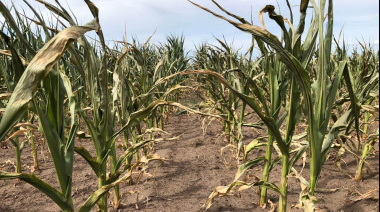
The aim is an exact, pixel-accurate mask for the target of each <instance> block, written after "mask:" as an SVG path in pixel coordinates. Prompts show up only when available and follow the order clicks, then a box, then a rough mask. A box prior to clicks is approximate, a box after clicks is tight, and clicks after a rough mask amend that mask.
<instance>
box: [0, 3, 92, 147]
mask: <svg viewBox="0 0 380 212" xmlns="http://www.w3.org/2000/svg"><path fill="white" fill-rule="evenodd" d="M1 4H2V3H1V2H0V7H1ZM93 29H95V22H90V23H89V24H88V25H86V26H73V27H70V28H67V29H65V30H63V31H61V32H60V33H59V34H58V35H57V36H55V37H54V38H53V39H51V40H50V41H49V42H48V43H47V44H45V46H44V47H43V48H42V49H41V50H40V51H39V52H38V53H37V55H36V56H35V57H34V58H33V60H32V61H31V62H30V64H29V66H28V67H27V68H26V70H25V72H24V74H23V75H22V77H21V79H20V81H19V82H18V84H17V86H16V88H15V90H14V92H13V94H12V96H11V98H10V100H9V102H8V105H7V108H6V110H5V114H4V116H3V118H2V119H1V122H0V141H2V140H3V139H4V137H5V136H6V135H7V133H8V132H9V131H10V130H11V129H12V127H13V126H14V125H15V124H16V123H17V122H18V121H19V120H20V119H21V117H22V116H23V114H24V113H25V111H26V109H27V104H28V103H29V102H30V101H31V100H32V97H33V92H34V90H35V88H36V87H37V86H38V85H39V83H40V82H41V80H42V79H43V78H44V77H46V75H47V74H48V73H49V72H50V70H51V68H52V67H53V66H54V65H55V64H56V63H57V62H58V61H59V59H60V58H61V57H62V55H63V53H64V52H65V50H66V49H67V48H68V47H69V46H70V45H71V44H72V43H73V42H74V41H75V40H76V39H78V38H79V37H80V36H82V35H83V34H84V33H86V32H88V31H91V30H93Z"/></svg>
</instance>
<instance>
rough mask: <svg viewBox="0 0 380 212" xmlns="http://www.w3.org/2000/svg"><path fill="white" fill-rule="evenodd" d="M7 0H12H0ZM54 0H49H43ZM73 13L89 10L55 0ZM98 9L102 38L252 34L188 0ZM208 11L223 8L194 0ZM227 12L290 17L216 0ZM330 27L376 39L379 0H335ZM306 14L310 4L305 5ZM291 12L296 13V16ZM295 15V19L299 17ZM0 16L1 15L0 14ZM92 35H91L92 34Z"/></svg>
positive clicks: (109, 2)
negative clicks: (260, 13)
mask: <svg viewBox="0 0 380 212" xmlns="http://www.w3.org/2000/svg"><path fill="white" fill-rule="evenodd" d="M0 1H3V3H5V4H6V5H10V3H11V0H0ZM28 1H29V2H30V3H31V4H32V5H33V7H35V8H38V10H39V11H41V13H42V14H43V15H44V16H45V17H49V16H50V17H51V15H49V12H48V10H47V9H45V8H44V6H43V5H42V4H40V3H38V2H36V1H35V0H28ZM45 1H46V2H49V3H52V4H55V1H54V0H45ZM13 2H14V4H15V5H16V7H18V8H23V9H25V11H26V14H29V15H30V16H31V18H33V13H32V12H31V11H30V10H29V9H28V7H27V6H26V5H25V3H24V2H23V0H13ZM60 2H61V4H62V5H63V6H65V7H66V8H68V7H67V5H70V9H71V10H72V11H73V13H74V14H75V16H76V18H77V20H78V22H79V24H85V23H87V22H89V21H90V20H92V15H91V13H90V12H89V9H88V8H87V5H86V4H85V3H84V1H83V0H60ZM92 2H93V3H94V4H95V5H96V6H97V7H98V8H99V9H100V23H101V26H102V29H103V32H104V34H105V38H106V40H107V41H109V42H111V41H113V40H118V41H122V40H123V37H124V35H125V32H127V38H128V39H129V40H131V38H132V37H136V38H137V39H138V40H139V41H141V42H144V41H145V40H147V39H148V38H149V37H150V36H151V35H152V34H153V33H154V32H155V34H154V37H153V38H152V42H164V41H165V37H166V36H168V35H171V34H173V35H182V34H183V35H184V36H185V38H186V48H187V49H188V50H193V49H194V46H195V45H199V44H201V43H202V42H208V43H211V44H216V43H217V42H216V40H215V38H214V37H217V38H219V39H223V36H224V37H225V38H226V40H227V42H228V43H231V42H233V41H234V46H235V48H236V49H239V48H242V49H246V48H248V47H249V46H250V44H251V36H250V35H249V34H247V33H244V32H241V31H239V30H237V29H236V28H235V27H233V26H232V25H230V24H228V23H226V22H225V21H223V20H220V19H218V18H216V17H214V16H212V15H211V14H209V13H207V12H205V11H203V10H201V9H199V8H197V7H195V6H194V5H192V4H190V3H189V2H188V1H187V0H92ZM194 2H196V3H198V4H201V5H203V6H205V7H207V8H209V9H212V10H213V11H216V12H218V13H219V14H223V13H222V12H221V11H220V10H218V8H217V7H215V5H213V4H212V2H211V0H194ZM217 2H218V3H220V4H221V5H222V6H223V7H224V8H226V9H227V10H229V11H230V12H232V13H234V14H237V15H239V16H242V17H244V18H246V19H247V20H251V14H252V17H253V23H254V25H259V26H261V24H260V21H259V16H258V13H259V11H260V10H261V9H262V8H263V7H265V5H267V4H272V5H274V6H275V7H276V11H277V13H280V12H281V14H282V15H284V17H286V18H289V12H288V11H289V10H288V8H287V6H286V1H285V0H217ZM289 2H290V4H291V6H292V9H293V11H294V13H298V11H299V6H298V5H299V4H300V0H289ZM333 2H334V16H335V21H334V33H335V35H336V36H338V35H339V32H340V31H341V29H342V28H343V32H344V38H345V40H346V42H347V43H348V44H350V45H351V46H352V47H353V46H357V44H358V41H357V40H359V41H361V42H362V41H365V42H367V43H371V44H375V45H376V46H377V47H378V44H379V1H378V0H360V1H358V0H334V1H333ZM308 12H309V16H311V15H312V9H309V11H308ZM264 17H265V23H266V25H267V29H268V31H270V32H272V33H273V34H275V35H278V36H280V30H279V27H278V26H277V25H276V24H275V23H274V22H273V21H272V20H270V19H269V18H268V17H267V15H265V16H264ZM295 18H298V17H297V16H296V17H295ZM297 20H298V19H295V23H298V21H297ZM0 21H3V17H2V16H1V15H0ZM93 36H94V35H93Z"/></svg>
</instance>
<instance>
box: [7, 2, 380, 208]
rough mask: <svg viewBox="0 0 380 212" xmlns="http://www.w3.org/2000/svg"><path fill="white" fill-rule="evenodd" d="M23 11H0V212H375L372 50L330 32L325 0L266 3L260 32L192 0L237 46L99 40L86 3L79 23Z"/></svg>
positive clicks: (375, 58)
mask: <svg viewBox="0 0 380 212" xmlns="http://www.w3.org/2000/svg"><path fill="white" fill-rule="evenodd" d="M23 1H24V3H25V4H24V6H25V7H27V8H28V9H30V10H31V11H32V12H33V13H32V14H28V13H25V11H24V10H21V9H18V8H17V7H16V6H15V5H13V4H12V3H10V4H7V5H5V4H4V3H3V2H2V1H0V12H1V14H2V16H3V17H4V20H5V21H4V23H1V30H0V70H1V71H0V114H1V116H0V117H1V118H0V121H1V122H0V147H1V149H0V153H1V154H0V155H1V161H0V180H1V182H0V191H1V196H0V200H1V201H0V202H1V203H0V211H36V210H38V211H83V212H84V211H137V210H145V211H180V210H182V211H279V212H286V211H307V212H309V211H377V210H378V209H379V203H378V198H379V197H378V196H376V194H377V193H378V191H379V185H378V182H377V180H378V179H379V163H378V161H377V160H378V158H379V130H378V128H379V52H378V50H376V49H375V48H373V47H372V46H371V44H367V43H364V42H359V41H358V43H359V44H360V46H361V48H360V49H353V50H349V49H348V47H347V45H346V43H345V41H344V39H343V36H339V37H335V36H334V35H336V32H334V30H333V29H334V5H333V3H334V1H333V0H328V1H326V0H318V1H317V0H301V1H300V4H299V6H298V7H297V8H298V9H297V10H292V9H291V7H290V6H289V9H290V14H291V17H288V18H287V17H283V16H282V15H280V14H278V12H276V11H277V10H276V9H277V8H275V6H272V5H266V6H265V5H263V9H262V10H261V11H260V13H259V14H258V15H259V20H260V23H252V22H250V21H247V20H246V19H244V18H243V17H240V16H238V15H235V14H232V13H231V12H229V11H228V9H226V8H224V7H223V6H222V5H220V4H219V3H217V2H216V1H214V0H211V1H212V2H213V3H214V4H215V5H216V6H217V8H219V9H220V11H212V10H210V9H208V8H206V7H204V6H202V5H198V4H196V3H194V2H192V1H189V3H188V6H189V7H197V8H198V9H199V10H204V12H205V13H209V14H210V19H211V18H214V19H215V21H221V22H227V23H229V24H230V26H231V27H235V28H237V29H239V30H241V31H242V33H244V32H245V33H248V34H250V35H252V42H251V43H247V44H246V45H247V46H248V47H249V48H248V51H247V52H242V51H240V50H237V49H236V48H235V46H234V45H233V43H232V44H231V43H229V42H228V41H226V40H223V39H220V38H215V39H216V42H218V44H219V45H211V44H209V43H202V44H199V45H197V47H196V50H195V51H194V52H189V51H187V50H186V48H185V39H186V38H185V37H184V36H174V35H172V36H168V37H167V38H166V40H165V41H163V42H161V43H159V44H156V43H151V38H149V39H148V40H147V41H140V40H138V39H137V38H127V37H125V39H124V40H123V41H114V42H106V39H105V36H104V34H103V30H102V27H101V25H100V18H99V13H100V11H99V8H98V7H97V6H96V5H95V4H94V3H93V2H91V1H90V0H84V2H85V3H86V5H87V6H88V10H89V11H90V12H91V14H92V15H93V20H89V22H88V23H87V24H85V25H79V24H78V22H77V19H76V17H75V15H74V14H72V13H71V11H70V9H69V8H65V7H64V6H62V5H61V3H60V2H59V1H58V0H56V1H55V4H51V3H48V2H45V1H43V0H37V1H38V2H39V3H40V4H41V6H42V7H46V8H47V9H48V10H50V12H51V13H52V14H53V15H54V16H53V17H56V18H57V20H47V19H44V18H43V16H42V15H41V14H40V12H38V9H37V8H33V7H32V6H31V5H30V4H29V2H28V1H27V0H23ZM296 13H297V15H296ZM223 14H224V15H223ZM211 15H212V16H211ZM266 15H268V16H269V19H270V21H274V22H275V23H276V24H277V26H278V28H279V29H280V30H281V37H278V36H275V35H274V34H272V33H271V32H270V31H268V30H267V28H266V23H265V21H264V16H266ZM298 16H299V20H296V19H295V18H293V17H298ZM309 21H310V22H309ZM195 24H196V23H195ZM89 32H95V33H96V37H94V38H93V37H90V36H89V35H88V33H89ZM153 36H154V35H153ZM254 49H259V51H260V54H259V55H255V54H254ZM168 152H169V153H168ZM176 160H177V161H176ZM212 160H215V162H212ZM172 163H173V164H172ZM170 164H172V165H173V166H171V165H170ZM173 167H174V168H177V169H178V170H177V171H173V169H172V168H173ZM194 167H195V168H194ZM197 167H198V168H197ZM185 174H186V175H185ZM187 175H188V176H187ZM186 176H187V177H186ZM334 178H335V179H337V183H335V182H336V180H335V181H334ZM329 179H331V180H330V182H329ZM332 182H334V183H332ZM376 182H377V183H376ZM163 183H166V184H163ZM201 183H203V184H201ZM177 184H178V185H177ZM350 185H354V186H355V187H350ZM186 186H187V189H185V190H181V192H178V193H176V192H174V193H173V194H172V195H165V194H169V193H170V194H171V193H172V191H171V190H173V189H182V188H184V187H186ZM198 190H199V191H198ZM195 195H198V196H197V198H195V197H194V196H195ZM24 196H25V197H24ZM27 197H28V198H27ZM236 197H239V198H236ZM335 198H336V199H337V200H336V201H335V200H334V199H335ZM338 199H343V202H342V203H338ZM228 201H231V202H228ZM186 202H188V203H186ZM42 203H44V204H42ZM39 204H40V206H38V205H39ZM158 204H162V205H161V206H159V205H158ZM339 204H340V205H339ZM331 205H332V206H331ZM39 207H40V208H39Z"/></svg>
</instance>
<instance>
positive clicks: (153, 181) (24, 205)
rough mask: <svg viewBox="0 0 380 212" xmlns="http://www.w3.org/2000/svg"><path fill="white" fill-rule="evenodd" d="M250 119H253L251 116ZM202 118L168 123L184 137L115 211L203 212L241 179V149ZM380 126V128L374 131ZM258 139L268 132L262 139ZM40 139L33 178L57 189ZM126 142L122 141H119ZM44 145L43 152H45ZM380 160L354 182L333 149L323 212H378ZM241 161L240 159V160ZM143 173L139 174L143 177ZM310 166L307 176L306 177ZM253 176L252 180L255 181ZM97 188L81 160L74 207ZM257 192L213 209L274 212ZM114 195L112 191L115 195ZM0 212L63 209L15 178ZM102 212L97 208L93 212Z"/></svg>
mask: <svg viewBox="0 0 380 212" xmlns="http://www.w3.org/2000/svg"><path fill="white" fill-rule="evenodd" d="M249 118H250V119H255V117H254V116H250V117H249ZM202 121H203V118H202V117H200V116H198V115H189V114H179V115H175V114H173V115H172V116H170V117H169V119H168V122H167V124H166V125H165V131H167V132H169V133H171V136H173V137H174V136H181V137H180V139H178V140H175V141H164V142H161V143H157V144H156V145H155V146H154V148H155V153H156V154H158V155H159V156H161V157H163V158H165V159H166V160H165V161H164V162H152V163H150V165H149V167H148V168H147V169H146V170H145V171H143V172H145V174H144V175H143V176H141V177H139V173H136V174H135V175H134V183H133V185H130V184H127V183H125V184H122V185H121V193H122V200H121V205H120V207H119V209H118V210H117V211H148V212H181V211H182V212H193V211H198V210H199V209H200V208H201V207H202V205H203V204H204V202H205V200H206V199H207V198H208V196H209V195H210V194H211V193H212V191H213V190H214V189H215V188H216V187H218V186H226V185H228V184H230V183H231V182H232V180H233V179H234V177H235V174H236V171H237V167H238V160H237V159H236V158H235V157H234V154H236V151H235V150H233V149H231V148H225V149H224V151H223V153H221V149H222V148H223V147H226V146H227V145H228V143H227V142H226V141H225V138H224V135H222V134H221V132H222V127H221V123H219V121H218V120H214V121H213V122H212V123H211V124H209V125H208V127H207V129H206V131H204V127H202V123H203V122H202ZM376 127H378V125H377V126H376ZM259 133H262V135H260V134H259ZM244 135H245V137H244V141H245V144H247V143H249V142H250V141H252V140H253V139H255V138H257V137H260V136H263V135H265V132H257V131H252V130H251V129H245V131H244ZM36 138H37V139H39V140H40V144H39V148H38V156H39V162H40V169H39V170H35V171H34V174H35V175H36V176H38V177H39V178H41V179H42V180H44V181H46V182H47V183H49V184H50V185H53V186H54V187H55V188H56V189H59V184H58V181H57V177H56V174H55V170H54V166H53V162H52V159H51V157H50V153H49V151H48V148H47V145H46V144H44V143H43V139H42V138H41V137H40V136H38V135H36ZM119 142H121V141H119ZM76 145H77V146H84V147H86V148H87V149H89V150H91V151H92V152H93V148H92V145H93V144H92V142H91V140H77V141H76ZM7 147H8V148H3V149H0V155H1V160H0V170H3V171H8V172H14V171H15V167H14V164H15V153H14V148H13V147H12V145H11V144H10V143H8V144H7ZM42 147H44V148H43V149H42ZM375 149H376V154H374V155H372V156H371V157H370V158H369V159H368V163H369V164H370V165H371V167H370V169H366V171H365V174H364V179H363V181H362V182H356V181H354V180H352V178H350V176H348V175H355V172H356V167H357V166H356V160H355V158H354V157H353V156H352V155H351V154H349V153H346V154H344V156H343V160H342V168H343V169H344V170H345V171H346V172H347V173H344V172H342V171H340V170H339V168H338V167H337V166H336V165H335V156H336V152H337V150H336V149H333V150H332V152H331V156H330V157H329V159H328V160H327V162H326V164H325V166H324V169H323V172H322V175H321V179H320V181H319V188H320V190H319V191H318V192H317V193H316V196H317V198H318V199H319V200H320V203H319V204H318V205H317V208H318V210H319V211H333V212H334V211H338V212H341V211H345V212H360V211H363V212H372V211H379V203H378V197H379V196H378V189H379V152H378V149H379V147H378V145H376V147H375ZM263 154H264V150H256V151H255V152H253V153H252V154H251V155H250V158H251V159H253V158H255V157H258V156H262V155H263ZM22 163H23V166H22V167H23V172H24V173H31V171H32V166H33V159H32V154H31V149H30V146H29V145H27V146H26V147H25V148H24V150H23V152H22ZM240 163H241V161H240ZM261 167H262V164H258V165H257V166H256V167H255V168H253V169H251V170H250V171H249V175H250V176H251V177H252V176H257V177H260V178H261V173H262V168H261ZM295 169H296V170H298V171H300V170H301V169H302V163H301V162H299V163H297V165H296V167H295ZM143 172H141V173H143ZM280 173H281V167H280V165H277V166H276V167H275V168H274V170H273V172H272V174H271V180H270V181H271V182H273V183H275V184H276V185H278V186H279V184H280ZM308 173H309V166H308V162H307V161H306V167H305V168H304V170H303V172H302V176H303V177H305V178H306V179H308ZM253 180H254V178H251V181H253ZM96 189H97V179H96V177H95V175H94V173H93V172H92V170H91V169H90V166H88V164H87V162H86V161H85V160H84V159H83V158H82V157H80V156H79V155H78V154H75V164H74V176H73V201H74V205H75V206H76V210H78V209H79V207H80V206H81V205H82V204H83V203H84V202H85V201H86V199H87V198H88V197H89V196H90V195H91V194H92V193H93V192H94V191H96ZM258 190H259V189H258V188H257V187H254V188H251V189H247V190H245V191H242V192H241V193H239V194H237V195H235V196H228V197H218V198H216V200H215V202H214V204H213V205H212V207H211V208H210V209H209V211H210V212H217V211H234V212H243V211H271V207H270V206H268V208H266V209H262V208H260V207H259V205H258V201H259V195H258V194H257V193H258ZM300 191H301V186H300V183H299V182H298V181H297V179H296V178H295V177H292V176H291V177H290V178H289V200H288V205H289V209H290V210H289V211H303V210H301V209H298V208H297V207H296V205H297V204H298V203H299V193H300ZM111 192H112V191H111ZM112 196H113V195H112V193H111V194H110V198H109V201H110V204H109V205H110V208H109V211H115V210H114V209H113V208H112ZM269 198H270V200H271V202H272V203H273V205H272V206H275V205H277V204H278V195H277V194H276V193H274V192H269ZM0 211H4V212H12V211H60V209H59V207H57V206H56V205H55V203H54V202H53V201H52V200H50V199H49V198H48V197H46V196H45V195H44V194H43V193H42V192H40V191H38V190H37V189H35V188H34V187H32V186H30V185H29V184H27V183H25V182H22V181H16V180H7V181H5V180H1V181H0ZM93 211H96V207H95V208H94V209H93Z"/></svg>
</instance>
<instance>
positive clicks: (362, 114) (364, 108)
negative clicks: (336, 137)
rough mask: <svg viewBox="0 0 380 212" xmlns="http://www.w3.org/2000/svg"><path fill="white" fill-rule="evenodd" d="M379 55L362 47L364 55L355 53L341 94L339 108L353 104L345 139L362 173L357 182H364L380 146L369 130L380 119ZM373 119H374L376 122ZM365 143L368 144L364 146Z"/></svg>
mask: <svg viewBox="0 0 380 212" xmlns="http://www.w3.org/2000/svg"><path fill="white" fill-rule="evenodd" d="M378 61H379V55H378V54H376V53H375V52H374V51H373V50H370V49H368V48H367V47H366V46H365V45H362V53H361V54H359V53H358V52H357V50H354V52H353V54H352V56H351V57H350V62H349V66H348V69H346V72H345V73H344V79H345V82H346V85H345V86H344V87H343V88H342V90H341V93H342V95H341V97H340V99H338V101H337V107H341V106H342V105H343V104H344V103H346V102H348V101H350V102H351V105H350V109H351V110H350V111H351V114H350V118H349V120H348V123H349V125H348V127H347V129H346V130H345V137H343V138H342V141H343V145H344V147H342V148H346V149H348V150H349V152H350V153H352V154H354V155H355V156H356V158H359V159H358V161H357V162H358V169H357V172H356V175H355V180H357V181H361V180H362V173H363V168H364V165H365V163H366V159H367V158H368V157H369V155H370V153H371V151H372V149H373V147H374V146H375V144H376V143H378V133H375V134H372V135H369V132H368V126H369V124H370V123H373V122H374V121H376V119H378V118H376V117H378V111H379V105H378V96H379V93H378V87H379V67H378V65H377V64H378ZM372 117H373V118H372ZM352 129H354V131H355V132H356V136H355V138H356V140H357V142H356V144H355V142H352V141H351V140H352V139H350V138H349V136H350V135H351V134H352V131H353V130H352ZM363 142H365V143H363Z"/></svg>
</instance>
